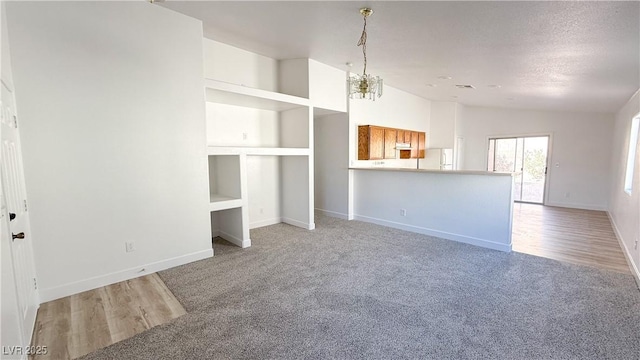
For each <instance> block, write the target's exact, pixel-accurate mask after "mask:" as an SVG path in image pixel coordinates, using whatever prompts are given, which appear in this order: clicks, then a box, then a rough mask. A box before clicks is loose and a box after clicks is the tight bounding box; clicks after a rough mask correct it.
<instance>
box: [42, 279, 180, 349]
mask: <svg viewBox="0 0 640 360" xmlns="http://www.w3.org/2000/svg"><path fill="white" fill-rule="evenodd" d="M184 314H186V311H185V310H184V308H183V307H182V305H180V303H179V302H178V300H176V298H175V297H174V296H173V294H172V293H171V291H169V289H167V287H166V285H165V284H164V282H163V281H162V280H161V279H160V277H158V275H157V274H151V275H147V276H143V277H139V278H136V279H132V280H127V281H123V282H120V283H117V284H113V285H109V286H105V287H101V288H99V289H95V290H90V291H85V292H83V293H80V294H76V295H72V296H68V297H65V298H62V299H58V300H54V301H50V302H47V303H44V304H42V305H40V309H38V317H37V319H36V327H35V330H34V339H33V342H32V345H34V346H47V350H48V352H47V354H46V355H39V356H35V357H31V359H36V360H44V359H56V360H58V359H75V358H77V357H80V356H82V355H85V354H88V353H90V352H92V351H94V350H98V349H100V348H103V347H105V346H108V345H111V344H113V343H115V342H118V341H120V340H124V339H126V338H129V337H132V336H134V335H135V334H138V333H140V332H142V331H145V330H147V329H150V328H152V327H154V326H157V325H161V324H164V323H166V322H169V321H170V320H172V319H175V318H177V317H179V316H181V315H184Z"/></svg>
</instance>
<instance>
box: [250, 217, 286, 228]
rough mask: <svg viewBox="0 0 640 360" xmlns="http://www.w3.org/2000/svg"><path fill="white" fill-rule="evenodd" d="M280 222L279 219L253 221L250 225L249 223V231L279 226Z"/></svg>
mask: <svg viewBox="0 0 640 360" xmlns="http://www.w3.org/2000/svg"><path fill="white" fill-rule="evenodd" d="M281 222H282V218H279V217H277V218H272V219H267V220H260V221H254V222H252V223H249V229H256V228H261V227H263V226H269V225H275V224H280V223H281Z"/></svg>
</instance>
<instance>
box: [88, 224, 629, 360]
mask: <svg viewBox="0 0 640 360" xmlns="http://www.w3.org/2000/svg"><path fill="white" fill-rule="evenodd" d="M316 224H317V229H316V230H315V231H307V230H303V229H299V228H296V227H292V226H289V225H285V224H278V225H273V226H268V227H264V228H261V229H255V230H252V231H251V239H252V242H253V246H252V247H251V248H249V249H245V250H242V249H240V248H237V247H235V246H232V245H230V244H228V243H226V242H216V243H215V244H214V250H215V256H214V257H213V258H212V259H208V260H203V261H199V262H196V263H192V264H188V265H184V266H181V267H178V268H174V269H171V270H167V271H164V272H162V273H161V274H160V275H161V277H162V278H163V279H164V281H165V282H166V283H167V285H168V287H169V288H170V289H171V290H172V291H173V293H174V294H175V295H176V296H177V298H178V299H179V300H180V301H181V302H182V304H183V305H184V306H185V308H186V309H187V311H188V312H189V313H188V314H187V315H185V316H183V317H181V318H178V319H176V320H174V321H173V322H171V323H169V324H166V325H163V326H158V327H155V328H153V329H151V330H149V331H146V332H144V333H142V334H139V335H137V336H135V337H133V338H131V339H128V340H124V341H121V342H119V343H117V344H114V345H112V346H109V347H107V348H105V349H102V350H99V351H97V352H94V353H92V354H89V355H88V356H86V357H85V359H154V360H155V359H207V358H209V359H226V358H233V359H238V358H240V359H242V358H244V359H327V358H334V359H395V358H412V359H418V358H420V359H639V358H640V291H638V289H637V287H636V284H635V282H634V280H633V278H632V277H631V276H630V275H624V274H619V273H615V272H610V271H603V270H598V269H595V268H589V267H581V266H574V265H569V264H564V263H560V262H557V261H554V260H548V259H543V258H538V257H534V256H529V255H524V254H518V253H510V254H507V253H502V252H498V251H493V250H486V249H482V248H478V247H474V246H470V245H465V244H460V243H456V242H452V241H448V240H442V239H437V238H433V237H429V236H423V235H418V234H414V233H410V232H405V231H400V230H395V229H390V228H385V227H382V226H377V225H372V224H367V223H362V222H356V221H350V222H347V221H343V220H338V219H333V218H327V217H318V218H317V220H316Z"/></svg>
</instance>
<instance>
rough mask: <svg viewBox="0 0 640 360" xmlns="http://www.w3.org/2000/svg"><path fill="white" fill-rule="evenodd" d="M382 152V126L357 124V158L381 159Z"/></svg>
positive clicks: (382, 156)
mask: <svg viewBox="0 0 640 360" xmlns="http://www.w3.org/2000/svg"><path fill="white" fill-rule="evenodd" d="M384 153H385V148H384V128H383V127H378V126H369V125H363V126H358V160H382V159H383V158H384Z"/></svg>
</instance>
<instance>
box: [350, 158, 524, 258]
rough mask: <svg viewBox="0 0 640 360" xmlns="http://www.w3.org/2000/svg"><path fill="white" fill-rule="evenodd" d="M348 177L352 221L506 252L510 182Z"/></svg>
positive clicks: (384, 174)
mask: <svg viewBox="0 0 640 360" xmlns="http://www.w3.org/2000/svg"><path fill="white" fill-rule="evenodd" d="M352 171H353V172H354V177H355V218H356V219H357V220H362V221H368V222H372V223H376V224H380V225H385V226H390V227H395V228H399V229H403V230H408V231H413V232H418V233H422V234H427V235H432V236H437V237H440V238H444V239H449V240H455V241H460V242H464V243H468V244H473V245H478V246H482V247H487V248H491V249H496V250H502V251H511V224H512V205H513V198H512V183H513V179H512V177H511V176H509V175H493V174H490V175H479V174H461V173H455V172H439V171H437V170H436V171H434V172H426V171H424V170H421V171H415V170H414V171H411V170H409V171H393V170H377V169H372V170H352ZM401 209H405V210H406V216H401V214H400V210H401Z"/></svg>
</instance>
